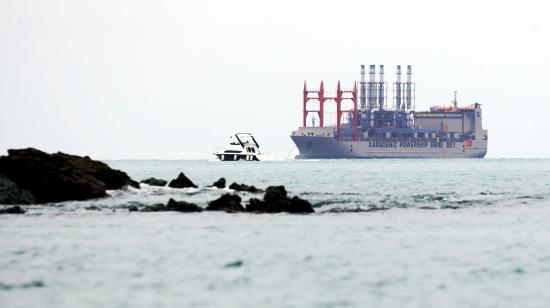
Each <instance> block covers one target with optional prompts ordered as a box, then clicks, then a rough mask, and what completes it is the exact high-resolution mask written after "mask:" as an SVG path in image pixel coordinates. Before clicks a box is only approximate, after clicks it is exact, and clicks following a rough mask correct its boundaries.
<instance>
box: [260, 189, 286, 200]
mask: <svg viewBox="0 0 550 308" xmlns="http://www.w3.org/2000/svg"><path fill="white" fill-rule="evenodd" d="M285 198H286V189H285V187H284V186H282V185H281V186H269V187H268V188H267V189H266V190H265V195H264V200H265V201H268V202H271V201H275V200H280V199H285Z"/></svg>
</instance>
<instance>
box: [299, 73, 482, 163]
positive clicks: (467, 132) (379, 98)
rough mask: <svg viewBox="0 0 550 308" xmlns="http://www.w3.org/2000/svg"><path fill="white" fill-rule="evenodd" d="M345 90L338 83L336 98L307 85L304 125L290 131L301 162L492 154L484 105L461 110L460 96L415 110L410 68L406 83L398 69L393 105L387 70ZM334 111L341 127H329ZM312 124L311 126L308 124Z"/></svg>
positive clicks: (333, 125)
mask: <svg viewBox="0 0 550 308" xmlns="http://www.w3.org/2000/svg"><path fill="white" fill-rule="evenodd" d="M365 73H366V72H365V66H364V65H361V81H360V83H359V89H358V87H357V82H355V83H354V85H353V88H352V89H343V88H342V87H341V85H340V82H339V81H338V84H337V88H336V95H333V96H329V95H327V93H325V89H324V83H323V82H322V81H321V84H320V87H319V88H318V89H309V88H308V87H307V84H306V82H304V89H303V123H302V124H303V126H302V127H300V128H298V129H297V130H295V131H293V132H292V133H291V138H292V140H293V141H294V143H295V144H296V146H297V147H298V150H299V155H298V156H297V157H296V158H301V159H310V158H390V157H393V158H482V157H484V156H485V154H486V153H487V136H488V133H487V130H485V129H483V126H482V112H481V105H480V104H478V103H474V104H473V105H470V106H463V107H460V106H458V102H457V99H456V92H455V97H454V100H453V101H452V104H450V105H449V106H434V107H431V108H430V109H429V110H428V111H422V112H416V111H415V91H416V89H415V83H414V82H413V81H412V68H411V66H410V65H409V66H407V70H406V79H405V80H404V81H403V80H402V72H401V66H397V72H396V81H395V82H394V83H393V88H392V92H393V95H392V101H393V102H392V104H391V105H392V106H391V108H390V107H389V106H388V95H387V92H388V86H387V83H386V82H385V80H384V66H383V65H381V66H380V69H379V78H378V80H376V67H375V66H374V65H371V66H370V67H369V79H368V81H367V80H366V76H365ZM327 107H330V108H332V109H335V110H336V111H335V115H336V121H335V122H336V123H334V124H326V123H325V122H326V119H325V117H326V116H327V112H326V109H327ZM308 122H310V123H311V124H310V125H309V126H308V125H307V124H308Z"/></svg>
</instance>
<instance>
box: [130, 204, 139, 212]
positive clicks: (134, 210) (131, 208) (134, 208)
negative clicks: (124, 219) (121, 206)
mask: <svg viewBox="0 0 550 308" xmlns="http://www.w3.org/2000/svg"><path fill="white" fill-rule="evenodd" d="M137 211H138V207H137V206H135V205H130V206H129V207H128V212H137Z"/></svg>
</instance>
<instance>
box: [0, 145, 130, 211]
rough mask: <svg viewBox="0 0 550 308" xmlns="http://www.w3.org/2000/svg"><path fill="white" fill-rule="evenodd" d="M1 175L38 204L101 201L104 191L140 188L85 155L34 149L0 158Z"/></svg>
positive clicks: (125, 177) (104, 194)
mask: <svg viewBox="0 0 550 308" xmlns="http://www.w3.org/2000/svg"><path fill="white" fill-rule="evenodd" d="M0 174H1V175H3V176H5V177H7V178H9V179H10V180H11V181H12V182H13V183H15V184H16V185H17V186H18V187H19V188H21V189H24V190H28V191H29V192H30V193H31V194H32V195H33V196H34V197H35V201H36V202H37V203H46V202H62V201H68V200H87V199H92V198H101V197H105V196H107V192H106V190H112V189H121V188H123V187H126V186H133V187H139V183H137V182H135V181H133V180H132V179H131V178H130V177H129V176H128V175H127V174H126V173H124V172H122V171H119V170H114V169H111V168H110V167H109V166H108V165H107V164H105V163H103V162H100V161H95V160H92V159H90V158H89V157H87V156H86V157H80V156H75V155H69V154H65V153H61V152H59V153H55V154H48V153H45V152H42V151H39V150H37V149H33V148H28V149H20V150H8V156H2V157H0Z"/></svg>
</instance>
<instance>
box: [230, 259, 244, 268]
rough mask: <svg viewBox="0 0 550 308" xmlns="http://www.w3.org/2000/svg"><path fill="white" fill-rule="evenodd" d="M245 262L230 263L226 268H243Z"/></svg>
mask: <svg viewBox="0 0 550 308" xmlns="http://www.w3.org/2000/svg"><path fill="white" fill-rule="evenodd" d="M243 264H244V262H243V261H241V260H237V261H235V262H229V263H227V264H226V265H225V268H235V267H241V266H243Z"/></svg>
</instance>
